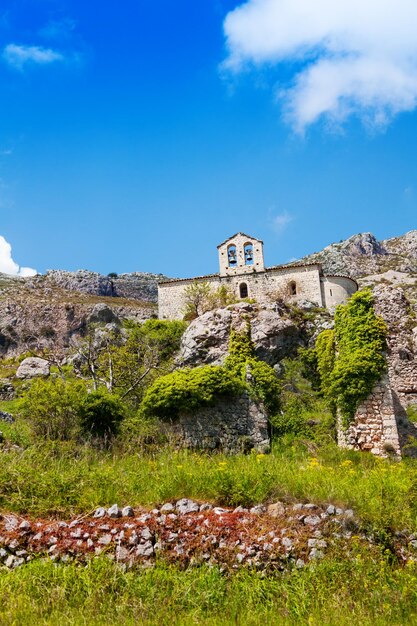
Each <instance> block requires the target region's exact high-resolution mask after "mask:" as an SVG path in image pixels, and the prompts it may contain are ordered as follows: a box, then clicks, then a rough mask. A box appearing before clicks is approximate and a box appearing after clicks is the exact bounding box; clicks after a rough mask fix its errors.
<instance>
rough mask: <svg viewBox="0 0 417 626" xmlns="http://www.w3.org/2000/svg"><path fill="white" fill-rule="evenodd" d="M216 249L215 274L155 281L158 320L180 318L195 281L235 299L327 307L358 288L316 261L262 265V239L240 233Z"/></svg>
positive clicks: (345, 297) (340, 300)
mask: <svg viewBox="0 0 417 626" xmlns="http://www.w3.org/2000/svg"><path fill="white" fill-rule="evenodd" d="M218 251H219V266H220V271H219V273H218V274H209V275H208V276H199V277H197V278H185V279H174V280H169V281H161V282H159V284H158V306H159V317H160V319H182V317H183V316H184V308H185V301H184V295H185V293H184V292H185V290H186V289H187V287H188V286H189V285H190V284H192V283H193V282H195V281H197V282H207V283H208V284H209V285H210V287H211V289H212V290H213V291H215V290H216V289H218V288H219V287H220V286H221V285H226V286H227V287H229V288H230V289H231V290H232V291H233V293H234V294H235V295H236V298H238V299H244V298H253V299H255V300H256V301H257V302H260V303H261V302H268V301H271V300H274V299H275V300H276V299H277V298H279V297H280V298H284V299H286V300H288V301H294V302H297V301H300V300H309V301H310V302H314V303H315V304H316V305H317V306H319V307H327V308H333V307H334V306H336V305H337V304H341V303H343V302H345V301H346V299H347V298H348V297H349V296H351V295H352V294H353V293H355V291H357V288H358V286H357V283H356V281H355V280H353V279H351V278H349V277H348V276H325V275H324V274H323V271H322V268H321V265H320V264H319V263H312V264H304V265H296V264H293V265H281V266H275V267H269V268H268V267H267V268H266V267H265V265H264V257H263V243H262V241H260V240H259V239H255V238H253V237H250V236H249V235H245V234H244V233H237V234H236V235H234V236H233V237H230V238H229V239H227V240H226V241H225V242H223V243H222V244H220V246H218Z"/></svg>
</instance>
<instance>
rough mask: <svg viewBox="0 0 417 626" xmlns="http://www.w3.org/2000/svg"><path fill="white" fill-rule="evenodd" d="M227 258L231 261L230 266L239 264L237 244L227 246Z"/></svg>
mask: <svg viewBox="0 0 417 626" xmlns="http://www.w3.org/2000/svg"><path fill="white" fill-rule="evenodd" d="M227 260H228V261H229V267H235V266H236V264H237V255H236V246H235V245H231V246H229V247H228V248H227Z"/></svg>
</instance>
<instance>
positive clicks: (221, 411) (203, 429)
mask: <svg viewBox="0 0 417 626" xmlns="http://www.w3.org/2000/svg"><path fill="white" fill-rule="evenodd" d="M165 433H166V434H167V435H168V437H169V438H170V439H171V441H172V443H174V444H175V445H177V446H178V447H181V448H191V449H201V450H210V451H216V450H218V451H222V452H227V453H231V454H236V453H239V452H245V451H249V450H250V449H255V450H258V451H259V452H268V451H269V446H270V436H269V428H268V419H267V416H266V413H265V411H264V409H263V407H262V406H261V405H259V404H257V403H256V402H255V401H254V400H252V399H251V398H250V396H249V394H248V393H247V392H245V393H243V394H242V395H241V396H240V397H238V398H230V399H222V400H219V401H218V402H217V403H216V404H215V405H214V406H210V407H202V408H200V409H198V410H196V411H195V412H193V413H181V414H180V415H179V416H178V418H177V419H176V420H175V421H173V422H172V423H170V424H166V425H165Z"/></svg>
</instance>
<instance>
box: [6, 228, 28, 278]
mask: <svg viewBox="0 0 417 626" xmlns="http://www.w3.org/2000/svg"><path fill="white" fill-rule="evenodd" d="M0 272H2V273H3V274H11V275H12V276H34V275H35V274H36V270H34V269H33V268H31V267H20V266H19V265H18V263H16V261H14V260H13V258H12V247H11V245H10V244H9V242H8V241H6V239H5V238H4V237H2V236H1V235H0Z"/></svg>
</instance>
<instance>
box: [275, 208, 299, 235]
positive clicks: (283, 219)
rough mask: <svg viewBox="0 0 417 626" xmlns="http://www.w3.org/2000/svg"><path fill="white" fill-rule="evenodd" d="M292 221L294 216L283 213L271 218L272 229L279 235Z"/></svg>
mask: <svg viewBox="0 0 417 626" xmlns="http://www.w3.org/2000/svg"><path fill="white" fill-rule="evenodd" d="M293 220H294V216H293V215H290V214H289V213H287V211H284V212H283V213H280V214H279V215H275V216H274V217H273V218H272V220H271V223H272V228H273V230H274V231H275V232H276V233H278V234H281V233H282V232H283V231H284V230H285V229H286V228H287V226H288V224H289V223H290V222H292V221H293Z"/></svg>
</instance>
